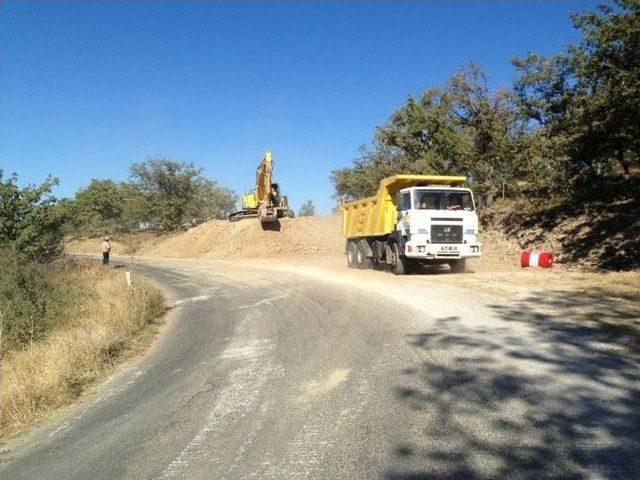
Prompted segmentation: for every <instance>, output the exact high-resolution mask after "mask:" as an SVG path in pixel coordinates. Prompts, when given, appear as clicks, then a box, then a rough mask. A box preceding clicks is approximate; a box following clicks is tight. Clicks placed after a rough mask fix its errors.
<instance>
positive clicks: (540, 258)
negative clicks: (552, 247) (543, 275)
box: [520, 250, 553, 268]
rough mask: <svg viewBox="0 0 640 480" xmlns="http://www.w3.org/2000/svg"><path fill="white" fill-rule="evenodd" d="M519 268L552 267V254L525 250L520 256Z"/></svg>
mask: <svg viewBox="0 0 640 480" xmlns="http://www.w3.org/2000/svg"><path fill="white" fill-rule="evenodd" d="M520 266H521V267H522V268H525V267H540V268H551V267H553V253H551V252H532V251H531V250H525V251H524V252H522V253H521V254H520Z"/></svg>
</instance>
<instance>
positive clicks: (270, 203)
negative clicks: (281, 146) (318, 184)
mask: <svg viewBox="0 0 640 480" xmlns="http://www.w3.org/2000/svg"><path fill="white" fill-rule="evenodd" d="M273 163H274V162H273V161H272V160H271V152H270V151H269V150H267V151H266V152H265V154H264V158H263V159H262V161H261V162H260V164H259V165H258V170H257V171H256V188H255V190H254V191H253V193H249V194H246V195H243V196H242V210H238V211H237V212H234V213H232V214H230V215H229V220H230V221H231V222H235V221H237V220H242V219H244V218H256V217H257V218H259V219H260V223H263V224H264V223H270V222H275V221H276V220H277V219H279V218H282V217H293V216H294V213H293V210H291V209H290V208H289V203H288V201H287V197H286V195H282V194H281V193H280V188H279V187H278V184H277V183H274V182H272V178H271V176H272V173H273Z"/></svg>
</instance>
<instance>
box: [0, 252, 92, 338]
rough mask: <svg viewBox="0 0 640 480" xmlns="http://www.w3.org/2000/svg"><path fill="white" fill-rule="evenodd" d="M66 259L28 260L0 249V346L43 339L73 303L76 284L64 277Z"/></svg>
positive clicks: (66, 267) (76, 290)
mask: <svg viewBox="0 0 640 480" xmlns="http://www.w3.org/2000/svg"><path fill="white" fill-rule="evenodd" d="M68 268H69V267H68V265H67V264H66V262H63V261H60V262H54V263H49V264H43V263H36V262H32V261H30V260H29V259H28V258H26V257H25V256H24V255H21V254H18V253H16V252H15V251H12V250H9V249H6V248H4V249H0V309H1V310H2V316H3V325H2V338H3V343H2V349H3V350H7V349H15V348H21V347H24V346H26V345H30V344H32V343H33V342H37V341H39V340H42V339H43V338H46V336H47V334H48V333H49V331H50V330H51V329H52V328H53V327H54V326H56V325H59V324H60V323H61V322H63V320H64V319H65V318H66V317H67V315H68V311H69V309H71V308H72V307H73V305H75V303H76V301H77V298H78V292H79V290H80V289H81V286H80V285H77V284H74V283H72V282H70V281H69V278H66V277H65V273H66V272H67V270H68Z"/></svg>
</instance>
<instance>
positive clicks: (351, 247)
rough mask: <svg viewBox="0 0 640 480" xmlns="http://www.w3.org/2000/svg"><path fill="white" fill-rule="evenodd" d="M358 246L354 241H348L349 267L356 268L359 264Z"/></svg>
mask: <svg viewBox="0 0 640 480" xmlns="http://www.w3.org/2000/svg"><path fill="white" fill-rule="evenodd" d="M357 256H358V247H357V246H356V244H355V243H354V242H349V243H347V267H349V268H356V266H357V263H356V262H357Z"/></svg>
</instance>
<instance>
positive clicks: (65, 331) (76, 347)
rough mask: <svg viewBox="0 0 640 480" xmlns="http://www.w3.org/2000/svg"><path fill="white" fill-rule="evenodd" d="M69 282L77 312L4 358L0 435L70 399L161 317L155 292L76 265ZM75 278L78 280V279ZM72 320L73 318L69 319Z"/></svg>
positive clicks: (11, 432)
mask: <svg viewBox="0 0 640 480" xmlns="http://www.w3.org/2000/svg"><path fill="white" fill-rule="evenodd" d="M65 274H66V275H74V276H76V278H70V279H68V280H69V281H70V282H75V283H77V284H82V285H84V287H83V291H82V292H81V298H82V300H83V301H82V302H79V305H78V309H77V311H72V312H69V316H70V317H72V318H69V319H68V321H65V322H62V323H61V324H60V326H59V328H55V329H54V330H53V331H51V332H50V334H49V335H48V336H47V338H46V339H44V340H42V341H39V342H35V343H33V344H32V345H30V346H27V347H26V348H24V349H19V350H13V351H9V352H6V353H5V358H4V359H3V362H2V382H1V385H0V392H1V395H2V396H1V399H2V402H1V414H2V416H1V418H0V435H1V436H11V435H14V434H16V433H18V432H19V431H21V430H23V429H24V428H25V427H27V426H29V425H32V424H34V423H35V422H37V421H38V420H39V419H41V418H43V417H44V416H46V415H47V414H48V413H50V412H52V411H53V410H55V409H57V408H59V407H61V406H64V405H65V404H68V403H70V402H72V401H73V400H74V399H76V398H77V397H78V396H79V395H80V394H81V393H82V392H83V391H84V390H85V389H86V387H87V386H89V385H90V384H91V383H92V382H94V381H95V380H97V379H99V378H101V377H103V376H104V375H105V374H106V373H107V372H108V370H109V368H110V367H112V366H113V365H114V364H115V363H116V362H117V361H118V360H121V359H122V358H123V357H124V356H126V354H127V353H131V352H132V351H133V350H132V346H133V345H134V344H135V340H136V338H138V337H139V336H140V335H141V333H143V332H144V331H146V328H147V327H148V326H149V325H150V324H152V323H154V322H155V320H156V319H157V318H158V317H159V316H160V315H161V314H162V312H163V311H164V302H163V299H162V295H161V294H160V292H159V291H158V290H157V289H156V288H155V287H153V286H151V285H150V284H148V283H146V282H144V281H142V280H138V281H137V282H136V284H135V286H134V287H132V288H129V287H127V284H126V280H125V278H124V274H123V273H122V272H118V271H115V270H112V269H105V268H98V267H93V266H89V265H79V266H78V267H77V268H72V269H68V271H67V272H65ZM78 277H79V278H78ZM73 317H75V318H73Z"/></svg>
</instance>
